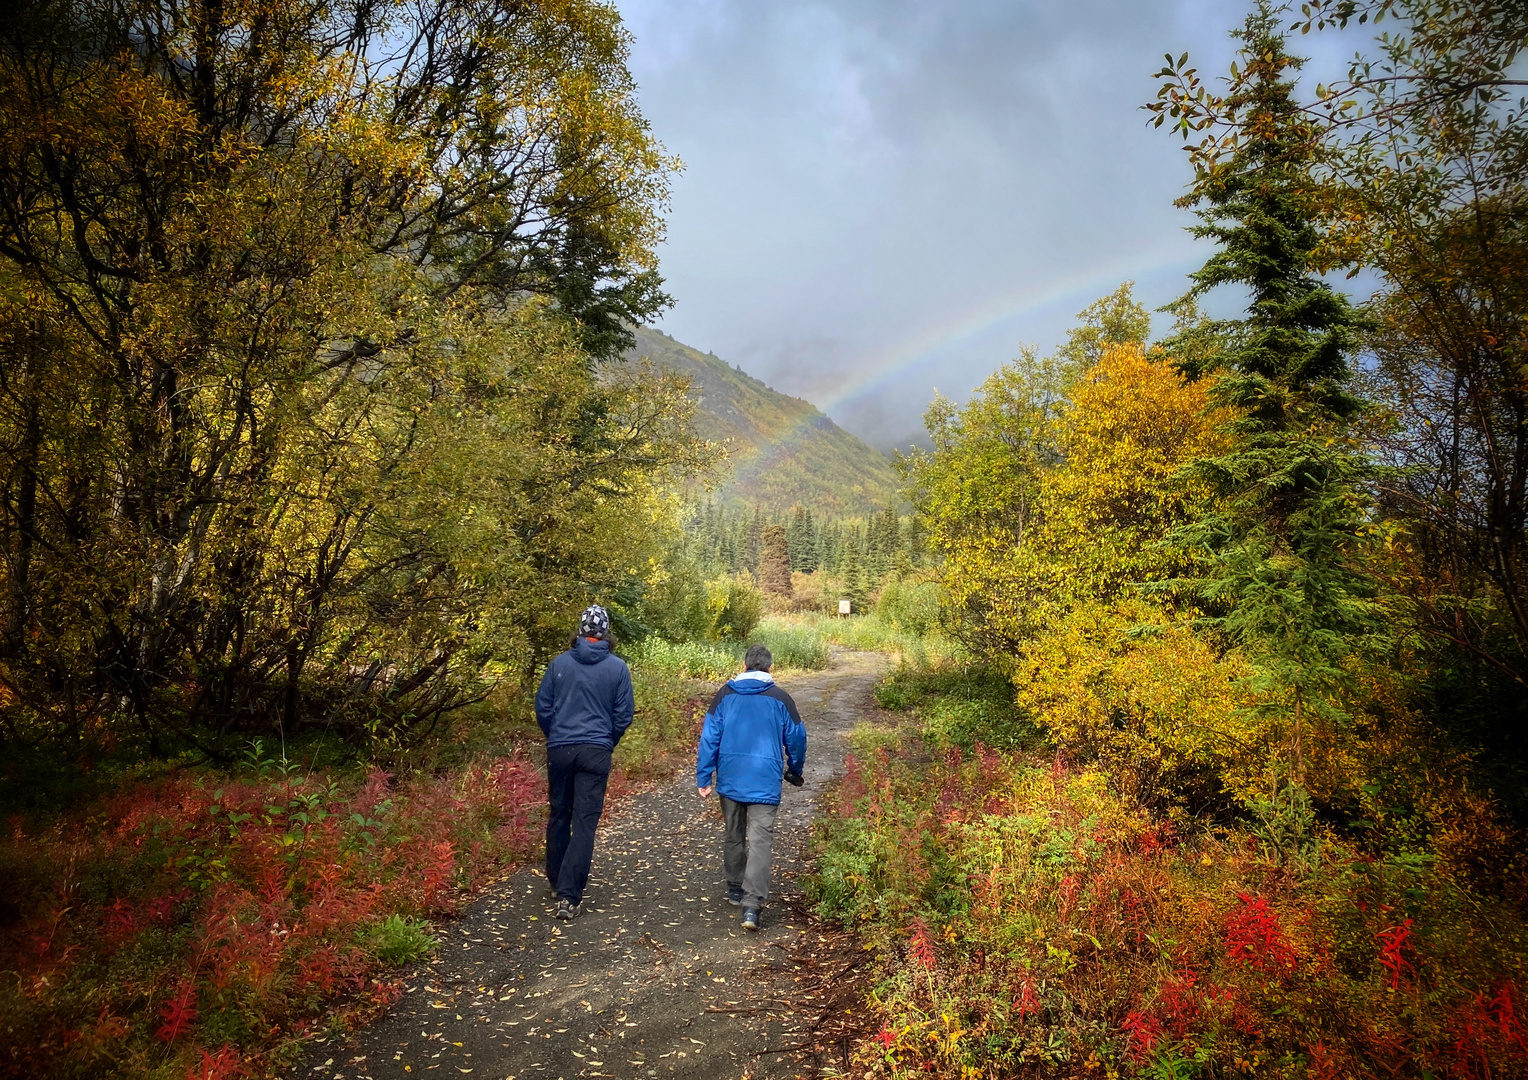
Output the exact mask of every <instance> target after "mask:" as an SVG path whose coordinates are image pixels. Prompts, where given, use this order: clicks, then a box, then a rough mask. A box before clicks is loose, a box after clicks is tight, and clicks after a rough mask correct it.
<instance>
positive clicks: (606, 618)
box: [578, 604, 610, 637]
mask: <svg viewBox="0 0 1528 1080" xmlns="http://www.w3.org/2000/svg"><path fill="white" fill-rule="evenodd" d="M578 632H579V634H580V635H581V636H583V637H604V636H605V635H606V634H607V633H609V632H610V612H608V611H606V610H605V609H604V608H602V607H600V606H599V605H598V604H590V605H589V606H588V607H586V608H584V613H583V614H582V615H580V616H579V617H578Z"/></svg>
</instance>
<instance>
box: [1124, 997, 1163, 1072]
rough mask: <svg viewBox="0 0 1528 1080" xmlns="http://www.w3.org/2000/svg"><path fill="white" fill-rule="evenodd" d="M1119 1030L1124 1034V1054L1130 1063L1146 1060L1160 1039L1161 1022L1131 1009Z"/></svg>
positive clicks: (1146, 1013) (1145, 1013)
mask: <svg viewBox="0 0 1528 1080" xmlns="http://www.w3.org/2000/svg"><path fill="white" fill-rule="evenodd" d="M1120 1028H1121V1030H1122V1031H1124V1033H1125V1037H1126V1038H1125V1052H1126V1053H1127V1054H1129V1055H1130V1060H1131V1061H1135V1062H1139V1061H1141V1060H1143V1059H1144V1058H1146V1057H1147V1056H1148V1055H1149V1054H1150V1053H1151V1052H1152V1050H1154V1049H1155V1048H1156V1045H1157V1043H1158V1042H1160V1041H1161V1039H1162V1021H1161V1020H1158V1019H1157V1018H1156V1017H1155V1016H1153V1015H1151V1013H1149V1012H1140V1011H1138V1010H1134V1009H1132V1010H1131V1011H1130V1013H1129V1015H1127V1016H1126V1017H1125V1022H1124V1023H1123V1024H1121V1025H1120Z"/></svg>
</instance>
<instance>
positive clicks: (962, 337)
mask: <svg viewBox="0 0 1528 1080" xmlns="http://www.w3.org/2000/svg"><path fill="white" fill-rule="evenodd" d="M1191 245H1192V240H1190V239H1189V238H1188V237H1186V236H1185V237H1184V238H1183V241H1182V242H1181V243H1178V244H1174V245H1172V247H1171V248H1169V249H1168V250H1167V251H1163V250H1162V249H1157V250H1155V251H1153V252H1152V253H1151V254H1150V255H1146V254H1144V253H1136V254H1132V255H1126V256H1121V257H1118V258H1115V259H1111V260H1109V261H1108V262H1106V263H1104V264H1102V265H1097V264H1095V265H1093V266H1089V267H1087V268H1086V269H1084V270H1079V271H1076V272H1075V273H1071V274H1065V275H1062V276H1060V277H1055V278H1051V279H1049V280H1048V281H1046V282H1044V283H1043V284H1040V285H1032V284H1026V285H1021V286H1019V287H1018V288H1015V289H1013V290H1011V291H1009V292H1006V293H1001V294H999V295H997V296H995V297H992V298H990V299H987V300H984V301H982V302H980V303H978V304H976V305H973V306H972V307H969V308H967V309H966V310H964V311H960V312H957V313H956V314H954V315H953V316H951V317H950V318H948V319H945V320H944V321H942V322H939V323H936V324H934V325H932V326H930V327H928V328H927V329H925V330H923V331H922V332H921V333H919V334H917V335H915V336H913V337H910V338H907V339H906V340H904V341H901V342H898V343H897V344H896V345H895V346H893V347H892V348H890V349H887V350H886V351H885V352H883V353H881V354H880V355H878V356H874V357H872V358H870V359H868V360H867V361H866V362H865V363H864V364H862V365H859V366H860V367H861V368H862V369H863V370H864V374H863V375H862V376H861V377H860V378H859V379H857V380H851V381H850V382H849V383H847V384H846V385H845V386H844V387H843V388H841V389H840V390H839V391H838V392H837V393H835V394H833V395H832V396H830V397H829V398H828V399H827V400H826V401H823V402H820V403H817V404H818V408H819V409H821V410H822V412H824V413H831V412H832V411H833V410H835V409H838V408H842V407H843V406H845V405H849V404H852V403H853V402H855V401H857V400H859V399H862V398H865V397H868V396H870V395H871V394H873V393H874V392H875V391H877V390H879V389H881V388H882V387H884V386H885V385H886V384H887V383H889V382H891V381H892V380H894V379H895V378H897V377H898V376H900V375H902V374H904V373H906V372H908V371H913V370H915V369H917V368H919V367H922V366H923V365H925V364H927V363H930V362H932V361H933V360H935V359H937V358H938V357H939V356H940V355H942V354H943V353H945V352H946V351H947V350H948V349H950V348H952V347H953V346H956V345H959V344H960V343H961V342H963V341H969V340H971V339H972V338H975V337H978V336H980V335H982V334H985V333H987V332H989V331H991V330H992V329H994V328H995V327H998V326H1000V325H1002V324H1003V323H1005V322H1010V321H1012V320H1014V319H1017V318H1020V317H1021V316H1024V315H1029V314H1033V313H1035V312H1038V311H1043V310H1044V309H1046V308H1049V307H1052V306H1054V305H1057V304H1061V303H1063V302H1068V301H1070V302H1073V303H1076V302H1077V301H1079V300H1080V301H1081V302H1082V304H1083V305H1084V306H1085V305H1087V304H1090V303H1092V302H1093V301H1094V300H1096V299H1098V297H1099V296H1102V295H1104V294H1106V293H1108V292H1111V291H1112V290H1114V289H1115V288H1117V287H1118V286H1119V284H1120V283H1121V282H1123V281H1128V280H1132V279H1139V278H1141V277H1144V276H1146V275H1149V274H1159V273H1163V272H1165V271H1170V270H1173V269H1176V268H1181V269H1182V271H1183V272H1184V273H1187V272H1188V271H1189V270H1190V269H1192V268H1193V266H1194V265H1195V264H1197V263H1198V262H1200V261H1202V259H1203V254H1202V252H1201V253H1199V254H1195V253H1194V252H1193V250H1192V247H1191ZM1004 359H1006V357H1005V358H1004ZM1000 362H1001V361H998V362H997V363H1000ZM997 363H994V365H993V367H994V369H996V367H997Z"/></svg>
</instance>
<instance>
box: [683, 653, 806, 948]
mask: <svg viewBox="0 0 1528 1080" xmlns="http://www.w3.org/2000/svg"><path fill="white" fill-rule="evenodd" d="M743 666H744V667H746V668H747V670H746V671H744V672H743V673H742V674H741V675H739V676H737V677H736V678H734V679H731V680H730V681H729V682H728V683H727V685H726V686H724V687H722V688H721V689H720V690H718V691H717V692H716V697H715V698H714V699H713V700H712V702H711V708H710V709H709V710H708V711H707V712H706V722H705V725H704V726H703V727H702V728H701V732H700V751H699V753H698V755H697V760H696V763H695V787H696V790H697V791H698V792H699V794H700V797H701V798H703V799H704V798H708V797H709V796H710V794H711V790H712V786H713V783H714V786H715V789H716V791H717V793H718V794H720V795H721V798H722V815H723V816H724V817H725V818H726V821H727V837H726V840H725V842H724V847H723V858H722V863H723V869H724V871H725V872H726V875H727V899H728V901H729V902H731V903H733V904H739V905H741V906H742V908H743V929H745V930H757V929H758V928H759V912H760V910H761V909H762V908H763V907H764V901H766V900H768V899H769V863H770V859H771V856H772V855H773V853H774V843H775V818H776V816H777V815H778V813H779V810H780V780H781V777H782V775H783V776H784V778H785V779H787V780H789V781H790V782H791V783H792V784H795V785H796V786H798V787H799V786H800V785H801V782H802V781H801V770H802V768H803V767H804V766H805V764H806V728H805V727H804V726H803V725H802V723H801V714H800V713H798V712H797V711H796V703H795V702H794V701H792V700H791V696H790V695H789V694H787V693H786V692H785V691H784V690H781V689H780V688H779V687H778V686H776V685H775V680H774V678H773V676H771V675H770V673H769V669H770V668H771V667H773V666H774V657H773V656H771V655H770V652H769V649H768V648H766V647H765V646H763V645H750V646H748V652H747V654H746V655H745V656H744V658H743ZM713 776H714V780H713Z"/></svg>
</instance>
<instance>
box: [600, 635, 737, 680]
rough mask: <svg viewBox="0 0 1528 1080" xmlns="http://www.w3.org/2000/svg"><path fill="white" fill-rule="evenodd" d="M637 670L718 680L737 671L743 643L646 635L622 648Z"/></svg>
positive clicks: (622, 653) (622, 651)
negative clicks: (682, 639) (683, 640)
mask: <svg viewBox="0 0 1528 1080" xmlns="http://www.w3.org/2000/svg"><path fill="white" fill-rule="evenodd" d="M621 655H622V656H624V657H626V659H627V661H628V662H629V663H630V664H631V667H632V670H633V671H634V672H638V673H642V672H651V673H654V674H663V675H668V676H673V677H678V678H683V679H701V680H704V681H715V680H720V679H725V678H727V677H728V676H730V675H733V674H735V673H736V672H737V671H738V670H739V669H740V668H741V666H742V663H743V646H742V645H741V644H739V643H736V642H723V643H713V642H704V641H685V642H677V643H676V642H672V641H665V640H663V639H662V638H660V637H656V636H655V637H648V638H643V639H642V640H641V641H639V642H637V643H636V644H635V645H630V646H626V647H624V648H622V650H621Z"/></svg>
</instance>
